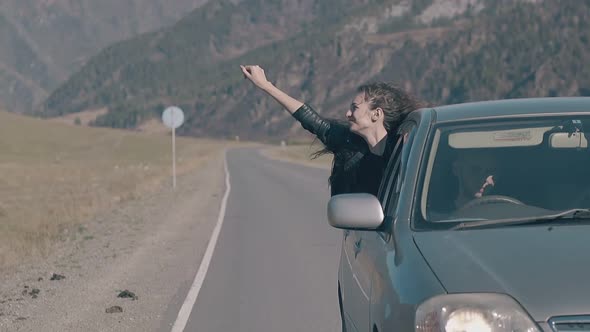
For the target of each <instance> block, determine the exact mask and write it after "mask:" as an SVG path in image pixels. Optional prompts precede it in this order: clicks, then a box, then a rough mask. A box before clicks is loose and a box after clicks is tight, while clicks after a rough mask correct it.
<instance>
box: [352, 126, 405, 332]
mask: <svg viewBox="0 0 590 332" xmlns="http://www.w3.org/2000/svg"><path fill="white" fill-rule="evenodd" d="M415 128H416V126H415V124H414V123H411V122H410V123H406V124H405V126H404V127H402V130H401V133H400V142H399V144H398V151H397V153H396V154H394V155H392V158H391V160H390V161H389V163H390V164H391V165H390V167H389V170H388V174H387V176H384V178H383V183H382V184H381V188H380V192H379V200H380V202H381V206H382V207H383V213H384V215H385V220H384V222H383V226H382V228H381V229H380V230H379V231H377V232H367V233H366V234H365V238H364V239H363V240H364V242H365V243H364V248H363V249H364V251H365V256H364V257H363V258H364V259H366V260H367V262H366V263H364V264H363V265H365V266H366V268H367V269H368V270H370V271H371V300H370V301H371V302H370V303H369V305H368V308H369V312H370V315H369V316H371V315H374V314H375V313H372V312H371V303H374V302H375V297H377V298H379V297H380V296H388V295H387V294H389V292H388V291H387V289H386V288H387V282H388V281H389V278H388V270H387V266H384V264H383V262H384V260H385V256H386V255H388V254H394V251H395V247H394V245H393V241H392V239H391V225H393V223H394V222H395V220H396V218H397V205H398V204H397V203H398V198H399V194H400V192H401V189H402V186H403V183H404V178H405V172H406V167H407V160H408V156H409V153H410V149H411V145H412V142H413V138H414V133H415ZM383 309H384V310H385V309H386V308H383ZM389 309H390V310H389V312H383V313H380V314H381V315H386V314H388V315H392V314H394V313H393V312H392V311H391V307H390V308H389ZM374 320H375V319H374V318H373V317H369V321H368V324H369V327H368V329H367V331H372V327H371V326H370V325H371V322H373V321H374ZM369 328H371V329H369Z"/></svg>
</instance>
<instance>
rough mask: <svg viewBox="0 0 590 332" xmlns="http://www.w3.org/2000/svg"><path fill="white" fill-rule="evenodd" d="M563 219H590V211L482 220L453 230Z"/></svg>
mask: <svg viewBox="0 0 590 332" xmlns="http://www.w3.org/2000/svg"><path fill="white" fill-rule="evenodd" d="M561 219H590V209H570V210H565V211H561V212H558V213H554V214H546V215H542V216H533V217H522V218H507V219H495V220H482V221H473V222H462V223H460V224H458V225H456V226H454V227H452V228H451V229H454V230H458V229H473V228H482V227H489V226H492V227H495V226H513V225H530V224H538V223H547V222H552V221H556V220H561Z"/></svg>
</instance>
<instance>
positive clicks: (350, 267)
mask: <svg viewBox="0 0 590 332" xmlns="http://www.w3.org/2000/svg"><path fill="white" fill-rule="evenodd" d="M402 141H403V138H402V137H400V139H398V141H397V143H396V146H395V147H394V149H393V152H392V157H391V158H390V160H389V161H388V164H387V167H386V170H385V172H384V173H383V180H382V184H381V189H380V194H379V195H378V196H380V197H378V198H379V199H380V200H381V201H385V200H386V197H385V196H387V192H386V191H385V190H383V189H382V188H383V186H384V183H387V181H389V180H390V179H391V177H392V174H393V173H394V172H395V170H394V168H395V167H399V162H397V160H398V159H399V158H398V155H399V152H400V150H401V144H402ZM381 193H382V195H383V197H381V196H382V195H381ZM374 234H375V231H352V230H350V231H349V230H346V231H344V255H343V260H344V262H343V266H344V268H343V275H342V282H343V284H342V285H341V286H342V291H341V292H342V299H343V303H344V305H343V307H344V310H345V316H347V317H345V318H347V319H348V326H349V327H350V326H351V324H350V323H352V326H354V328H355V330H356V331H369V325H370V323H369V314H370V312H369V311H370V303H371V298H370V294H371V279H372V274H373V266H372V265H371V260H370V259H369V256H368V251H367V250H366V249H365V246H366V242H367V241H368V240H370V239H371V237H372V235H374Z"/></svg>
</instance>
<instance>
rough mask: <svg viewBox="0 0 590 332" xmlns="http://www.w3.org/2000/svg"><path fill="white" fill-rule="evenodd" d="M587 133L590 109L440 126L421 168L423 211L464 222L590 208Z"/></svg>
mask: <svg viewBox="0 0 590 332" xmlns="http://www.w3.org/2000/svg"><path fill="white" fill-rule="evenodd" d="M584 128H586V129H587V130H588V131H587V132H585V131H584ZM587 137H590V117H589V116H578V117H575V118H572V117H536V118H534V119H533V118H531V119H528V120H518V121H515V120H510V121H506V120H504V121H490V120H486V121H485V122H484V121H482V122H478V123H474V122H470V123H467V124H466V123H463V124H461V125H450V124H449V125H441V126H439V127H438V128H436V130H435V134H434V137H433V139H432V144H431V146H430V150H429V152H428V155H427V159H426V160H427V162H426V163H425V169H424V171H423V178H422V189H421V195H420V196H421V199H420V205H419V209H420V213H421V215H422V218H423V219H424V220H426V221H430V222H439V223H441V222H462V223H465V222H471V221H472V222H477V221H482V220H499V219H510V218H529V217H534V216H544V215H550V214H555V212H556V211H565V210H569V209H577V208H580V209H582V208H590V186H589V185H588V184H589V183H590V171H588V170H590V150H589V148H588V140H587Z"/></svg>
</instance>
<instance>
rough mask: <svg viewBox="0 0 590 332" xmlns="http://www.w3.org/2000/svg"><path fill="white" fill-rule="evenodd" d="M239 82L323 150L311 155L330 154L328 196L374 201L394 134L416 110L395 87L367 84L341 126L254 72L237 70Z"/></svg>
mask: <svg viewBox="0 0 590 332" xmlns="http://www.w3.org/2000/svg"><path fill="white" fill-rule="evenodd" d="M240 67H241V69H242V73H243V74H244V76H245V77H246V78H247V79H249V80H250V81H251V82H252V83H253V84H254V85H255V86H256V87H258V88H259V89H261V90H262V91H264V92H266V93H267V94H268V95H270V96H271V97H273V98H274V99H275V100H276V101H277V102H278V103H279V104H281V105H282V106H283V107H284V108H285V109H286V110H287V111H288V112H289V113H291V115H292V116H293V117H294V118H295V119H297V120H298V121H299V122H300V123H301V125H302V126H303V128H305V129H306V130H308V131H309V132H311V133H312V134H314V135H316V136H317V137H318V138H319V139H320V140H321V141H322V143H324V145H325V148H324V149H323V150H321V151H318V152H317V153H316V155H319V154H323V153H332V154H334V161H333V165H332V173H331V175H330V179H329V183H330V187H331V194H332V195H337V194H343V193H369V194H373V195H375V196H376V195H377V191H378V190H379V184H380V181H381V176H382V174H383V171H384V169H385V166H386V163H387V160H388V157H389V155H390V153H391V150H392V149H393V147H394V142H395V141H396V136H397V129H398V126H399V124H400V123H401V122H402V121H403V119H404V118H405V117H406V115H407V114H408V113H410V112H411V111H413V110H415V109H418V108H420V107H421V106H422V104H421V103H420V102H418V101H417V100H416V99H415V98H414V97H413V96H411V95H410V94H409V93H407V92H405V91H404V90H402V89H400V88H398V87H397V86H395V85H393V84H390V83H386V82H379V83H371V84H365V85H361V86H359V87H358V88H357V94H356V95H355V96H354V98H353V100H352V102H351V104H350V109H349V110H348V111H347V112H346V120H347V121H337V120H332V119H324V118H322V117H321V116H320V115H319V114H317V113H316V112H315V111H314V110H313V109H312V108H311V107H310V106H309V105H307V104H305V103H303V102H301V101H299V100H297V99H294V98H293V97H291V96H289V95H287V94H286V93H285V92H283V91H281V90H280V89H279V88H277V87H276V86H274V85H273V84H272V83H271V82H269V81H268V80H267V78H266V75H265V73H264V70H263V69H262V68H260V66H240Z"/></svg>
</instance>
